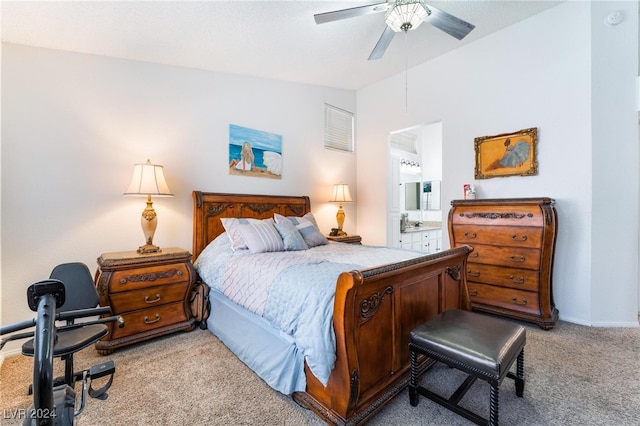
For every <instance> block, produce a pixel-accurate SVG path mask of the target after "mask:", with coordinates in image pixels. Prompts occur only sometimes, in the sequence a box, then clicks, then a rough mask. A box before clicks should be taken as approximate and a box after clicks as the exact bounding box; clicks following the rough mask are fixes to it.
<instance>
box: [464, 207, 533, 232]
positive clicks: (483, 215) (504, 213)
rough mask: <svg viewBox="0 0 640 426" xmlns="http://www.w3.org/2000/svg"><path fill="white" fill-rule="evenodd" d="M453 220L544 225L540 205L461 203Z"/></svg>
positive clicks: (513, 224) (483, 223)
mask: <svg viewBox="0 0 640 426" xmlns="http://www.w3.org/2000/svg"><path fill="white" fill-rule="evenodd" d="M451 220H452V223H453V224H454V225H482V226H487V225H500V226H531V227H536V228H537V227H542V226H544V223H543V217H542V214H541V209H540V206H538V205H498V204H494V205H467V206H464V205H461V206H456V210H455V212H454V214H453V216H452V217H451Z"/></svg>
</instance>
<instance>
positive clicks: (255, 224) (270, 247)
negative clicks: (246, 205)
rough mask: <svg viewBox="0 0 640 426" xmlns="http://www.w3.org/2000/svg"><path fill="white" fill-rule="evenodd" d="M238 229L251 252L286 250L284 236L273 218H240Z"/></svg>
mask: <svg viewBox="0 0 640 426" xmlns="http://www.w3.org/2000/svg"><path fill="white" fill-rule="evenodd" d="M237 228H238V231H239V232H240V235H242V239H243V240H244V242H245V243H246V244H247V247H249V251H250V252H251V253H264V252H269V251H284V243H283V242H282V237H280V234H279V233H278V230H277V229H276V227H275V222H274V221H273V219H271V218H269V219H263V220H259V219H238V224H237Z"/></svg>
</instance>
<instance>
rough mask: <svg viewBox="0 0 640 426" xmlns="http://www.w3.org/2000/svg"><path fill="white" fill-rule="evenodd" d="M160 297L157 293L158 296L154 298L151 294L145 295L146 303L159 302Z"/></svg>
mask: <svg viewBox="0 0 640 426" xmlns="http://www.w3.org/2000/svg"><path fill="white" fill-rule="evenodd" d="M160 299H161V297H160V294H159V293H156V298H155V299H153V300H151V299H149V296H145V297H144V303H157V302H159V301H160Z"/></svg>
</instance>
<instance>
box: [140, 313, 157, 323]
mask: <svg viewBox="0 0 640 426" xmlns="http://www.w3.org/2000/svg"><path fill="white" fill-rule="evenodd" d="M158 321H160V314H156V319H154V320H151V321H149V317H148V316H146V315H145V316H144V323H145V324H153V323H154V322H158Z"/></svg>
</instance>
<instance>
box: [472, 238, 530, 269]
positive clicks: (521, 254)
mask: <svg viewBox="0 0 640 426" xmlns="http://www.w3.org/2000/svg"><path fill="white" fill-rule="evenodd" d="M472 247H473V252H471V254H470V255H469V262H473V263H483V264H485V265H499V266H507V267H513V268H523V269H536V270H537V269H539V267H540V253H541V252H540V250H536V249H529V248H520V247H494V246H487V245H482V244H476V245H473V244H472Z"/></svg>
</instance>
